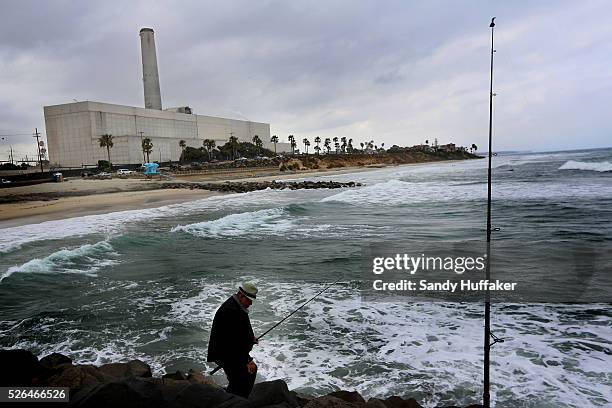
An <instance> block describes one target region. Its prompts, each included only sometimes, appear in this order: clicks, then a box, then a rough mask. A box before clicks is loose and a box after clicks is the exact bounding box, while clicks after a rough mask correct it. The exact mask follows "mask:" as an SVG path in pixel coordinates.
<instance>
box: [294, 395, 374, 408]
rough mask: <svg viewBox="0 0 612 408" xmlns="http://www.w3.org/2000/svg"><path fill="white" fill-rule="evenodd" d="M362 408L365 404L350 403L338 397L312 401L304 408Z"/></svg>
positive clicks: (327, 396) (325, 397)
mask: <svg viewBox="0 0 612 408" xmlns="http://www.w3.org/2000/svg"><path fill="white" fill-rule="evenodd" d="M362 406H363V403H355V402H348V401H345V400H343V399H340V398H338V397H332V396H329V395H325V396H323V397H319V398H315V399H313V400H311V401H310V402H309V403H308V404H306V405H305V406H304V408H357V407H362Z"/></svg>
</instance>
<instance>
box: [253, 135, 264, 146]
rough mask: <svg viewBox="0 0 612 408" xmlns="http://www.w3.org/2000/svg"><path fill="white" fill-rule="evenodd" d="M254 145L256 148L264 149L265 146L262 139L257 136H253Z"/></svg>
mask: <svg viewBox="0 0 612 408" xmlns="http://www.w3.org/2000/svg"><path fill="white" fill-rule="evenodd" d="M253 144H254V145H255V146H257V147H262V146H263V142H262V141H261V139H260V138H259V136H257V135H255V136H253Z"/></svg>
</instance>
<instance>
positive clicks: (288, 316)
mask: <svg viewBox="0 0 612 408" xmlns="http://www.w3.org/2000/svg"><path fill="white" fill-rule="evenodd" d="M340 279H342V276H341V277H339V278H338V279H336V280H335V281H333V282H332V283H330V284H329V285H327V286H326V287H324V288H323V289H322V290H321V291H320V292H319V293H317V294H316V295H314V296H313V297H311V298H310V299H308V300H307V301H306V302H305V303H303V304H302V305H301V306H300V307H298V308H297V309H295V310H294V311H293V312H291V313H289V314H288V315H287V316H285V317H284V318H283V319H282V320H280V321H279V322H277V323H276V324H275V325H274V326H272V327H270V328H269V329H268V330H266V331H265V332H264V333H263V334H262V335H260V336H259V337H256V341H259V339H261V338H262V337H263V336H265V335H266V334H268V333H270V332H271V331H272V330H274V329H275V328H277V327H278V326H280V325H281V324H282V323H283V322H284V321H285V320H287V319H288V318H290V317H291V316H293V315H294V314H295V313H296V312H298V311H299V310H300V309H301V308H303V307H304V306H306V305H307V304H309V303H310V302H312V301H313V300H315V299H316V298H317V297H319V296H320V295H321V294H322V293H323V292H325V291H326V290H327V289H329V288H331V287H332V286H334V285H335V284H336V283H338V282H340ZM222 368H223V366H222V365H218V366H217V367H216V368H215V369H214V370H212V371H211V372H210V375H213V374H215V373H216V372H217V371H219V370H220V369H222Z"/></svg>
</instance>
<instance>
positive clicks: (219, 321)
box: [208, 282, 258, 398]
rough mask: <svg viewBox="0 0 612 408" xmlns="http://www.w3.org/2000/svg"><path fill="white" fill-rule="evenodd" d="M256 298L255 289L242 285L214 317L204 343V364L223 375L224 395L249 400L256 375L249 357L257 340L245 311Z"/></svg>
mask: <svg viewBox="0 0 612 408" xmlns="http://www.w3.org/2000/svg"><path fill="white" fill-rule="evenodd" d="M256 298H257V288H256V287H255V285H253V284H252V283H250V282H244V283H243V284H242V285H241V286H240V287H239V288H238V293H236V294H234V295H232V296H230V297H229V299H227V300H226V301H225V302H224V303H223V304H222V305H221V307H220V308H219V309H218V310H217V312H216V313H215V318H214V320H213V325H212V329H211V331H210V340H209V342H208V361H209V362H215V363H217V365H218V366H219V367H221V368H223V370H224V371H225V375H226V376H227V380H228V381H229V385H228V386H227V392H229V393H232V394H235V395H239V396H241V397H243V398H248V397H249V394H250V393H251V390H252V389H253V384H255V376H256V374H257V365H255V362H254V361H253V358H252V357H251V356H250V355H249V353H250V351H251V349H252V348H253V344H257V343H258V339H257V338H255V335H254V334H253V328H252V327H251V321H250V319H249V310H248V309H249V306H251V305H252V304H253V299H256Z"/></svg>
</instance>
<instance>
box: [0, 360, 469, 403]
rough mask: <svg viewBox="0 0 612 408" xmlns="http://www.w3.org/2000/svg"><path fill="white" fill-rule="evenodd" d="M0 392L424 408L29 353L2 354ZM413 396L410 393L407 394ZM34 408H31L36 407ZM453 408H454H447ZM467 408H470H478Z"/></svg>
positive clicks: (75, 399)
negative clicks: (49, 390) (235, 385)
mask: <svg viewBox="0 0 612 408" xmlns="http://www.w3.org/2000/svg"><path fill="white" fill-rule="evenodd" d="M0 367H2V370H0V387H8V386H12V387H27V386H34V387H68V388H70V402H67V403H61V402H49V403H36V404H35V406H37V407H46V406H51V407H92V408H98V407H99V408H102V407H113V408H122V407H143V408H144V407H147V408H197V407H202V408H421V407H422V406H421V405H420V404H419V403H418V402H417V401H416V400H415V399H413V398H409V397H405V396H404V397H399V396H390V397H388V398H386V399H379V398H370V399H369V400H367V401H366V400H365V399H364V398H363V397H362V396H361V395H360V394H359V393H358V392H355V391H335V392H332V393H329V394H327V395H323V396H309V395H303V394H299V393H297V392H295V391H290V390H289V389H288V387H287V384H286V383H285V382H284V381H283V380H274V381H265V382H259V383H256V384H255V387H254V388H253V392H252V393H251V395H250V396H249V398H248V399H244V398H241V397H238V396H235V395H232V394H228V393H227V392H225V390H224V389H223V388H221V387H220V386H219V385H217V384H215V382H214V380H213V379H212V377H210V376H205V375H203V374H202V373H201V372H196V371H192V370H190V371H189V372H188V373H182V372H180V371H177V372H175V373H172V374H166V375H164V376H162V377H161V378H158V377H153V376H152V373H151V368H150V367H149V365H147V364H146V363H144V362H142V361H140V360H132V361H129V362H127V363H110V364H104V365H101V366H94V365H89V364H73V362H72V360H71V359H70V358H69V357H67V356H65V355H62V354H58V353H53V354H50V355H48V356H45V357H43V358H41V359H40V360H39V359H38V358H37V357H36V356H35V355H34V354H32V353H31V352H29V351H27V350H0ZM407 391H408V393H409V390H407ZM32 404H33V403H32ZM12 405H14V406H21V407H23V406H27V403H26V404H24V403H23V402H22V403H14V404H12ZM445 407H446V408H451V407H454V406H445ZM478 407H481V405H469V406H468V407H466V408H478Z"/></svg>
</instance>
